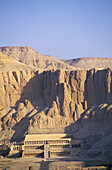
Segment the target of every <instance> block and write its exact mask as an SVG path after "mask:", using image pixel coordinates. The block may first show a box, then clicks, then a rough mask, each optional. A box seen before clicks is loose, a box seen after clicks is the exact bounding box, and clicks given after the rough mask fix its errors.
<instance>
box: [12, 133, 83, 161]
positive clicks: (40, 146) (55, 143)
mask: <svg viewBox="0 0 112 170" xmlns="http://www.w3.org/2000/svg"><path fill="white" fill-rule="evenodd" d="M82 147H83V142H82V141H81V140H73V139H72V137H70V136H68V134H66V133H60V134H59V133H58V134H27V135H26V137H25V140H24V143H23V144H17V143H13V144H12V146H11V151H10V154H9V156H13V155H17V154H20V153H21V156H22V157H37V158H45V159H50V158H54V157H55V158H56V157H58V158H59V157H69V156H70V157H71V156H75V155H77V154H78V153H79V152H80V150H81V148H82Z"/></svg>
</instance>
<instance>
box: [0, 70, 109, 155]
mask: <svg viewBox="0 0 112 170" xmlns="http://www.w3.org/2000/svg"><path fill="white" fill-rule="evenodd" d="M0 94H1V99H0V109H1V110H0V130H1V131H0V140H4V139H7V140H8V139H12V140H23V138H24V136H25V134H26V132H27V131H30V132H32V131H35V130H36V132H38V131H39V130H41V132H44V133H45V131H46V130H47V129H51V131H52V129H55V130H56V131H60V129H63V131H69V132H72V133H73V136H74V138H75V139H81V140H84V141H85V143H86V149H85V150H84V154H85V153H86V151H87V153H86V156H87V155H91V154H93V155H94V150H95V149H94V148H99V143H101V144H102V145H101V146H102V148H107V149H108V147H109V146H111V144H110V143H111V133H112V102H111V101H112V69H104V70H97V69H92V70H76V71H64V70H57V71H45V72H42V73H39V72H35V71H34V70H29V71H27V70H26V71H25V70H24V71H18V72H17V71H13V72H6V73H0ZM42 130H44V131H42ZM106 136H108V139H110V140H108V142H105V141H106ZM101 139H102V140H101ZM102 141H104V143H103V142H102ZM92 148H93V149H92ZM105 152H106V151H105ZM101 153H102V156H103V151H102V152H101ZM82 154H83V153H82ZM95 154H96V155H97V154H98V153H97V152H96V151H95Z"/></svg>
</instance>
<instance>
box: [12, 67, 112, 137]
mask: <svg viewBox="0 0 112 170" xmlns="http://www.w3.org/2000/svg"><path fill="white" fill-rule="evenodd" d="M109 71H110V70H109V69H106V70H99V71H97V72H95V69H92V70H89V71H87V77H86V81H85V84H84V101H87V109H89V108H91V107H92V106H97V105H100V104H102V103H111V101H112V84H111V83H110V85H109V83H108V82H109V81H108V79H109V74H110V72H109ZM57 75H59V71H56V72H51V71H47V72H43V73H41V74H38V72H36V73H35V76H34V77H33V78H31V79H30V80H29V82H27V83H26V85H25V87H24V88H23V92H22V94H21V98H20V100H18V101H17V103H16V107H18V104H19V103H21V102H23V103H24V104H25V100H26V99H27V100H29V101H30V103H31V104H32V105H33V107H34V108H38V111H37V113H36V114H38V113H39V112H40V111H42V110H44V109H45V108H47V107H50V105H51V104H52V102H53V100H56V95H58V97H59V100H60V101H59V102H60V108H61V106H62V104H63V96H64V86H63V84H64V83H66V82H64V83H61V84H59V80H58V77H57ZM49 80H52V81H51V82H50V81H49ZM53 80H55V81H53ZM61 113H62V112H61ZM29 114H30V113H28V114H27V115H26V116H25V117H23V118H22V119H21V120H20V121H19V122H18V123H17V124H16V125H15V126H13V128H12V129H13V130H14V131H15V133H14V135H13V137H12V140H14V139H17V138H18V137H19V136H22V138H21V140H23V138H24V135H25V134H26V132H27V130H28V127H29V126H30V120H31V119H32V117H28V115H29ZM46 114H47V113H46ZM85 114H86V111H84V112H83V113H82V115H81V118H80V119H79V120H77V121H76V122H75V123H73V124H72V125H70V126H68V127H66V128H65V131H66V130H68V129H74V130H75V129H76V131H77V128H79V127H78V126H79V125H80V122H81V120H82V117H84V115H85ZM90 115H91V114H90ZM62 116H63V113H62ZM86 120H87V119H86ZM23 125H24V126H23ZM76 126H77V128H76ZM74 127H75V128H74Z"/></svg>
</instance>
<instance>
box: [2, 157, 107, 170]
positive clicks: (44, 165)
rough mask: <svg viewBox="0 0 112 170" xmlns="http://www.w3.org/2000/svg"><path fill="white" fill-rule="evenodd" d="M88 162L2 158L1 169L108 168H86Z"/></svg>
mask: <svg viewBox="0 0 112 170" xmlns="http://www.w3.org/2000/svg"><path fill="white" fill-rule="evenodd" d="M85 166H86V164H85V163H84V162H81V161H59V160H49V161H44V160H43V159H37V158H17V159H9V158H5V159H4V158H3V159H0V170H29V169H30V168H29V167H32V169H30V170H78V169H79V170H81V169H82V170H96V169H106V168H105V167H103V166H102V167H101V166H100V167H88V168H84V167H85Z"/></svg>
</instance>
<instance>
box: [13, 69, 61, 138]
mask: <svg viewBox="0 0 112 170" xmlns="http://www.w3.org/2000/svg"><path fill="white" fill-rule="evenodd" d="M45 73H46V74H45ZM56 74H59V71H56V72H53V73H52V72H51V71H47V72H43V73H41V74H38V72H36V73H35V76H34V77H33V78H31V79H30V80H29V82H27V83H26V85H25V87H24V88H23V92H22V94H21V98H20V99H19V100H18V101H17V102H16V110H17V112H16V114H18V106H19V104H20V103H24V106H26V105H27V101H29V102H30V103H31V105H32V106H33V108H34V109H36V110H37V112H36V113H35V114H34V115H33V116H35V115H37V114H38V113H39V112H42V111H45V114H46V115H47V111H48V108H50V107H51V105H52V102H53V100H55V99H56V96H55V94H54V91H56V93H59V92H58V86H57V84H56V83H54V84H53V80H54V79H55V78H56V76H57V75H56ZM50 80H52V82H50ZM56 82H57V79H56ZM58 84H59V83H58ZM51 86H52V87H51ZM59 86H60V85H59ZM52 88H53V89H55V90H54V91H53V90H51V89H52ZM62 93H63V92H62ZM59 95H60V98H63V95H62V94H59ZM60 103H62V101H61V100H60ZM30 113H31V112H29V113H28V114H26V116H25V117H23V118H22V119H21V120H20V121H19V122H17V123H16V124H15V125H14V126H13V128H12V130H14V131H15V133H14V135H13V136H12V138H11V140H12V141H13V140H17V141H21V140H23V139H24V137H25V134H26V133H27V131H28V128H29V126H30V120H31V119H32V117H33V116H30V117H29V115H30ZM13 116H15V115H13Z"/></svg>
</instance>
